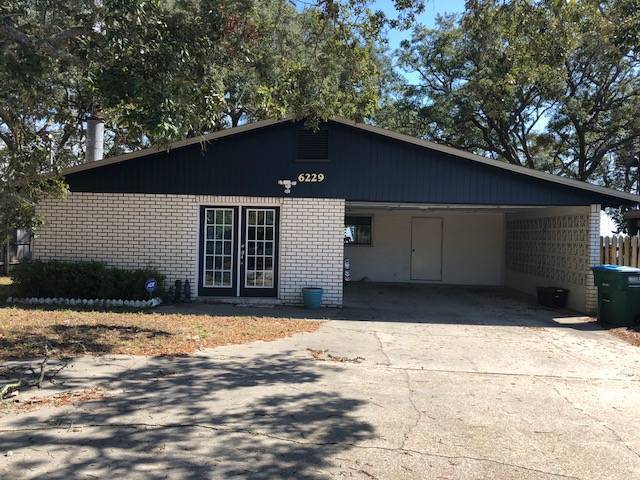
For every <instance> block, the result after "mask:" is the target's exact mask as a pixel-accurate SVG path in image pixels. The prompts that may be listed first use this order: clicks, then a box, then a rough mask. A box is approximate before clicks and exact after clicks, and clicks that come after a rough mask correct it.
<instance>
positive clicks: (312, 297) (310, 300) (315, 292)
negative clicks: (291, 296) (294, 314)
mask: <svg viewBox="0 0 640 480" xmlns="http://www.w3.org/2000/svg"><path fill="white" fill-rule="evenodd" d="M322 292H323V290H322V288H319V287H307V288H303V289H302V300H303V302H304V308H306V309H309V310H316V309H318V308H320V305H322Z"/></svg>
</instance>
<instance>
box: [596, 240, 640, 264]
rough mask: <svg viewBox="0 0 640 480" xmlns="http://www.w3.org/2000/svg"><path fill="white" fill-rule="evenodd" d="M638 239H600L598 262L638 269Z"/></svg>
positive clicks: (639, 260)
mask: <svg viewBox="0 0 640 480" xmlns="http://www.w3.org/2000/svg"><path fill="white" fill-rule="evenodd" d="M639 249H640V237H638V236H633V237H629V236H626V235H614V236H612V237H600V261H601V263H603V264H610V265H625V266H628V267H640V264H639V262H640V258H638V257H639V256H640V253H639Z"/></svg>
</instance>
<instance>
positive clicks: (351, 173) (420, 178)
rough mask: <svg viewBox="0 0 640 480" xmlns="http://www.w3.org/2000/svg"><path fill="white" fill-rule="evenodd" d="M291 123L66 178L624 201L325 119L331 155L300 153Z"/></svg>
mask: <svg viewBox="0 0 640 480" xmlns="http://www.w3.org/2000/svg"><path fill="white" fill-rule="evenodd" d="M296 128H299V125H297V124H294V123H292V122H286V123H281V124H276V125H272V126H269V127H264V128H261V129H257V130H252V131H248V132H245V133H239V134H236V135H231V136H228V137H224V138H221V139H217V140H213V141H210V142H208V143H207V144H206V145H204V146H203V145H200V144H194V145H189V146H186V147H181V148H177V149H174V150H171V151H169V152H160V153H154V154H150V155H147V156H144V157H138V158H135V159H131V160H128V161H124V162H120V163H114V164H111V165H105V166H102V167H98V168H95V169H91V170H85V171H81V172H76V173H71V174H69V175H67V177H66V180H67V182H68V184H69V188H70V189H71V191H77V192H110V193H168V194H201V195H245V196H262V197H281V196H285V194H284V189H283V187H282V186H281V185H278V180H283V179H290V180H295V179H297V177H298V175H299V174H300V173H323V174H324V176H325V180H324V181H323V182H321V183H298V185H296V186H295V187H293V188H292V190H291V194H290V195H289V196H292V197H312V198H344V199H346V200H351V201H375V202H401V203H447V204H485V205H588V204H591V203H601V204H603V205H606V206H618V205H620V204H623V203H625V201H624V200H619V199H616V198H613V197H608V196H605V195H601V194H598V193H594V192H589V191H586V190H581V189H578V188H573V187H569V186H565V185H561V184H558V183H555V182H549V181H544V180H540V179H536V178H533V177H530V176H528V175H523V174H519V173H515V172H510V171H507V170H504V169H501V168H497V167H493V166H490V165H484V164H480V163H478V162H474V161H472V160H467V159H464V158H460V157H456V156H454V155H449V154H446V153H443V152H438V151H435V150H430V149H427V148H424V147H421V146H418V145H413V144H409V143H406V142H402V141H400V140H396V139H392V138H388V137H385V136H382V135H378V134H375V133H371V132H367V131H364V130H361V129H357V128H353V127H350V126H347V125H343V124H339V123H329V124H328V125H327V128H328V129H329V139H328V141H329V161H318V162H313V161H305V162H299V161H297V160H296V156H297V155H296ZM627 203H630V202H627Z"/></svg>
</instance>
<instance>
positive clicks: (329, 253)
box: [34, 193, 344, 306]
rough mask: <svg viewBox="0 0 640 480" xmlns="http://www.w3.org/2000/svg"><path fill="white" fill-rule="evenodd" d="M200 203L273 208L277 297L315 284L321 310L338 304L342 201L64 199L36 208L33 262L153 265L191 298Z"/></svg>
mask: <svg viewBox="0 0 640 480" xmlns="http://www.w3.org/2000/svg"><path fill="white" fill-rule="evenodd" d="M200 205H254V206H255V205H264V206H279V207H280V215H281V221H280V224H281V225H280V239H281V242H280V274H279V277H280V280H279V289H280V294H279V298H280V299H281V300H282V301H283V302H284V303H291V304H297V303H300V302H301V301H302V296H301V295H302V294H301V289H302V287H305V286H321V287H323V288H324V289H325V295H324V300H323V304H324V305H326V306H338V305H341V304H342V252H343V225H344V200H330V199H306V198H305V199H294V198H258V197H219V196H199V195H143V194H106V193H70V194H69V196H68V197H67V198H66V199H65V200H46V201H43V202H42V203H41V204H40V205H39V207H38V209H39V211H40V213H42V214H43V215H44V217H45V226H44V228H43V229H42V230H41V231H40V232H39V234H38V235H37V237H36V239H35V241H34V257H35V258H39V259H43V260H45V259H57V260H72V261H73V260H96V261H102V262H105V263H107V264H109V265H113V266H116V267H123V268H140V267H153V268H155V269H157V270H159V271H160V272H161V273H163V274H165V275H166V276H167V280H168V282H170V283H173V281H174V280H175V279H185V278H188V279H189V281H190V282H191V284H192V291H193V292H194V295H195V294H196V292H197V288H196V287H197V282H198V278H197V271H198V244H199V242H198V240H199V239H198V232H199V207H200Z"/></svg>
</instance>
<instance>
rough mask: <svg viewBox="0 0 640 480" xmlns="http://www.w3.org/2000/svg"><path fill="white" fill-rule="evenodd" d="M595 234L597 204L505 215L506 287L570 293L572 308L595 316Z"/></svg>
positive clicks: (529, 291)
mask: <svg viewBox="0 0 640 480" xmlns="http://www.w3.org/2000/svg"><path fill="white" fill-rule="evenodd" d="M599 234H600V206H599V205H592V206H591V207H562V208H546V209H543V210H534V211H531V212H525V213H519V214H515V215H509V216H508V217H507V222H506V279H505V283H506V285H507V286H509V287H512V288H515V289H518V290H522V291H524V292H526V293H531V294H534V293H535V287H536V286H557V287H563V288H568V289H569V290H571V293H570V295H569V306H570V307H571V308H573V309H575V310H579V311H589V312H591V311H593V310H594V309H595V306H596V301H597V300H596V291H595V287H594V286H593V276H592V274H591V270H590V267H591V266H593V265H596V264H597V263H598V260H599V258H598V252H599V250H598V248H599V240H600V238H599Z"/></svg>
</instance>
